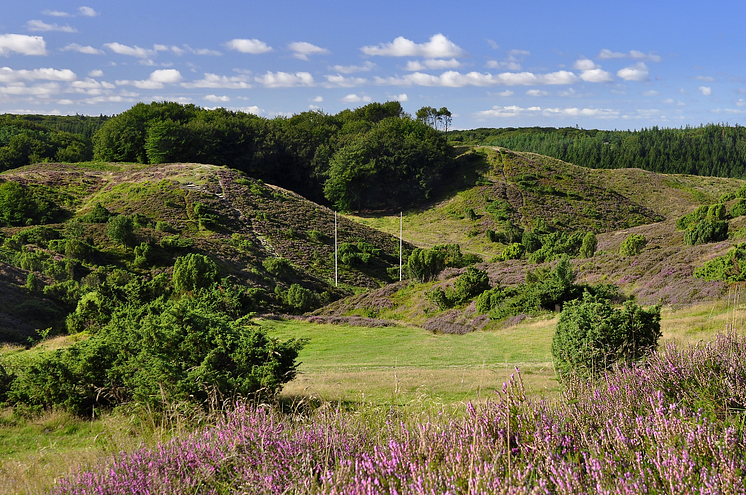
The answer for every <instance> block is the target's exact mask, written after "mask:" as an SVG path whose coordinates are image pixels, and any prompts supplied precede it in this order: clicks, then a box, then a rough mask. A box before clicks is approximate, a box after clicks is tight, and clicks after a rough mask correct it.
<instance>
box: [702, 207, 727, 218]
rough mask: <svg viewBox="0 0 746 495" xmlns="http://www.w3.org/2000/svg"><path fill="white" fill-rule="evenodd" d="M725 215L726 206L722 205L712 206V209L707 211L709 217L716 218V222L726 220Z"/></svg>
mask: <svg viewBox="0 0 746 495" xmlns="http://www.w3.org/2000/svg"><path fill="white" fill-rule="evenodd" d="M725 214H726V209H725V205H724V204H722V203H716V204H714V205H710V207H709V208H708V209H707V217H708V218H714V219H715V220H725Z"/></svg>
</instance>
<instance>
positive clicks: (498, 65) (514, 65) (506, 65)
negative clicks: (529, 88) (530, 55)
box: [484, 60, 523, 71]
mask: <svg viewBox="0 0 746 495" xmlns="http://www.w3.org/2000/svg"><path fill="white" fill-rule="evenodd" d="M484 66H485V67H487V68H488V69H505V70H510V71H519V70H521V69H522V68H523V67H522V66H521V64H519V63H518V62H516V61H515V60H508V61H507V62H498V61H497V60H489V61H488V62H487V63H486V64H484Z"/></svg>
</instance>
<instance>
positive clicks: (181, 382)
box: [8, 298, 304, 416]
mask: <svg viewBox="0 0 746 495" xmlns="http://www.w3.org/2000/svg"><path fill="white" fill-rule="evenodd" d="M303 343H304V342H303V341H298V340H291V341H288V342H279V341H277V340H275V339H272V338H270V337H268V336H267V335H266V334H265V333H264V332H263V331H262V330H261V329H260V328H258V327H247V326H244V325H243V324H242V323H241V322H240V321H238V322H236V321H233V319H232V318H229V317H228V316H226V315H225V314H223V313H220V312H216V311H214V310H212V309H210V307H209V305H208V304H206V303H205V302H204V301H202V300H200V299H192V298H186V299H183V300H181V301H178V302H169V303H164V302H162V301H157V302H154V303H151V304H149V305H146V306H143V307H140V306H127V307H125V308H122V310H120V311H118V312H117V313H115V314H114V315H113V316H112V318H111V321H110V322H109V323H108V324H107V325H106V326H105V327H104V328H103V329H102V330H101V331H100V332H99V333H98V334H96V335H93V336H91V337H90V338H89V339H87V340H84V341H82V342H78V343H76V344H74V345H73V346H71V347H69V348H68V349H65V350H58V351H55V352H54V353H53V354H51V355H47V356H45V357H43V358H41V359H39V360H38V361H37V362H35V363H33V364H31V365H30V366H28V367H26V368H25V369H23V370H21V372H19V375H18V377H17V378H16V380H15V381H14V382H13V384H12V385H11V388H10V391H9V393H8V397H9V400H10V402H11V403H22V404H28V405H37V406H42V407H60V408H63V409H66V410H68V411H71V412H74V413H77V414H81V415H88V416H90V415H91V411H92V410H93V409H94V408H99V407H111V406H115V405H118V404H122V403H124V402H129V401H133V400H134V401H137V402H140V403H143V404H148V405H152V406H155V407H160V406H162V405H165V404H167V403H172V402H174V401H185V402H192V403H197V404H201V405H204V406H208V405H209V401H210V400H218V401H221V400H223V399H227V398H233V397H237V396H243V397H254V396H256V397H258V398H264V399H266V398H271V397H272V396H274V394H275V393H276V392H277V391H278V390H279V389H280V388H281V386H282V384H283V383H285V382H287V381H289V380H291V379H292V378H293V377H294V376H295V372H296V366H297V363H296V358H297V356H298V351H299V350H300V349H301V348H302V346H303Z"/></svg>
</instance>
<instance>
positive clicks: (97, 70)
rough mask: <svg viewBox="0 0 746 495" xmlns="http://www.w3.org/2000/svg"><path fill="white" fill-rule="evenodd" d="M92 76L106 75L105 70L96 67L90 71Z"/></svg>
mask: <svg viewBox="0 0 746 495" xmlns="http://www.w3.org/2000/svg"><path fill="white" fill-rule="evenodd" d="M88 75H89V76H90V77H101V76H103V75H104V71H102V70H101V69H94V70H92V71H91V72H89V73H88Z"/></svg>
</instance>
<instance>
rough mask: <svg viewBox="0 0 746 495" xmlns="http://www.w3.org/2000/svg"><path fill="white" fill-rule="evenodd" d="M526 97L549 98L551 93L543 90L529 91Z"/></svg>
mask: <svg viewBox="0 0 746 495" xmlns="http://www.w3.org/2000/svg"><path fill="white" fill-rule="evenodd" d="M526 95H528V96H548V95H549V93H547V92H546V91H544V90H541V89H529V90H528V91H526Z"/></svg>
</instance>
